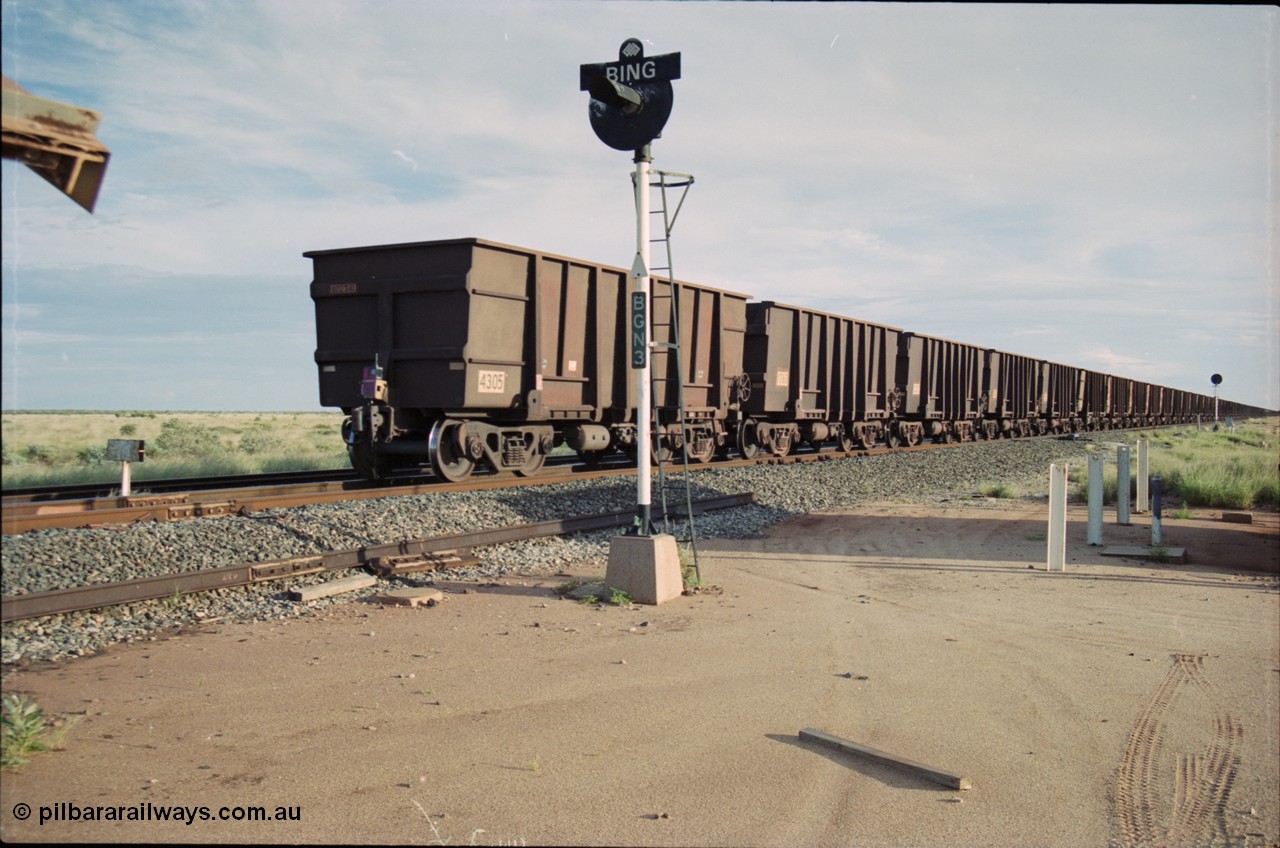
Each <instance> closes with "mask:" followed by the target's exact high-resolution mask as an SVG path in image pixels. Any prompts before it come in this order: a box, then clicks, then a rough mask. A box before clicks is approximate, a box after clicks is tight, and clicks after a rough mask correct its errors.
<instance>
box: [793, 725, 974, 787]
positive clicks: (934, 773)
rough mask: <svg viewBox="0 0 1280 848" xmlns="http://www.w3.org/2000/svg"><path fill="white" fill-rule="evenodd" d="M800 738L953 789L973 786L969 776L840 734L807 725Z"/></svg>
mask: <svg viewBox="0 0 1280 848" xmlns="http://www.w3.org/2000/svg"><path fill="white" fill-rule="evenodd" d="M800 738H801V739H803V740H806V741H809V742H818V743H820V744H822V745H826V746H828V747H830V748H835V749H836V750H838V751H845V752H847V753H850V754H858V755H860V756H863V757H867V758H869V759H872V760H876V761H878V762H882V763H888V764H889V765H892V766H899V767H900V768H904V769H907V770H908V771H913V772H915V773H916V774H918V775H920V776H921V777H923V778H925V779H926V780H931V781H933V782H934V783H940V784H942V785H943V786H946V787H949V788H951V789H972V788H973V781H971V780H970V779H969V778H967V777H962V776H961V775H958V774H951V773H950V772H945V771H941V770H939V769H935V768H931V767H929V766H926V765H921V764H920V763H917V762H912V761H911V760H908V759H905V758H903V757H899V756H896V755H894V754H889V753H886V752H884V751H879V750H877V749H875V748H869V747H867V746H866V745H859V744H858V743H857V742H850V741H849V740H848V739H841V738H840V737H839V736H832V735H831V734H830V733H826V732H824V731H821V730H815V729H813V728H812V727H806V728H805V729H804V730H801V731H800Z"/></svg>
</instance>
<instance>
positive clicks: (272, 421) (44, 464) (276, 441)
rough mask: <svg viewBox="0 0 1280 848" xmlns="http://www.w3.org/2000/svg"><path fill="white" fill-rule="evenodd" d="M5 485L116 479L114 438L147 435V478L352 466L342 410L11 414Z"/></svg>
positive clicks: (138, 479)
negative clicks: (109, 447)
mask: <svg viewBox="0 0 1280 848" xmlns="http://www.w3.org/2000/svg"><path fill="white" fill-rule="evenodd" d="M0 422H2V426H0V436H2V437H3V446H4V448H3V449H4V465H3V472H2V477H0V479H2V481H3V486H4V487H5V488H18V487H23V486H45V485H57V484H69V483H111V482H115V481H118V480H119V479H120V464H119V463H117V462H111V461H108V460H106V459H105V458H104V455H105V453H106V444H107V440H108V439H142V440H144V441H145V442H146V459H145V460H144V461H143V462H140V463H137V462H135V463H133V464H132V466H131V469H130V470H131V472H132V477H133V481H134V489H135V490H137V491H145V489H146V481H147V480H158V479H169V478H174V477H204V476H216V475H227V474H259V473H264V472H272V471H307V470H322V469H328V468H347V467H349V463H348V461H347V455H346V449H345V448H344V446H343V444H342V438H341V434H340V427H341V424H342V414H341V413H339V412H315V413H310V412H277V413H253V412H127V411H125V412H6V413H4V415H3V418H2V419H0Z"/></svg>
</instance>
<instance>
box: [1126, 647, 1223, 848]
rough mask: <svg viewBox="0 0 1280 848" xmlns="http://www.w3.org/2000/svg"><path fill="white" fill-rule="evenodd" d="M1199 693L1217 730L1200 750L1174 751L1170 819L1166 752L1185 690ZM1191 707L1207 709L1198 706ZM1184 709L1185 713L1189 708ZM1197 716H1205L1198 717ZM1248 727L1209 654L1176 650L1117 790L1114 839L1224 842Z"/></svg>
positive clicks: (1132, 846) (1133, 844) (1133, 738)
mask: <svg viewBox="0 0 1280 848" xmlns="http://www.w3.org/2000/svg"><path fill="white" fill-rule="evenodd" d="M1188 692H1197V693H1199V694H1200V695H1202V696H1203V699H1202V700H1204V701H1206V702H1207V703H1208V704H1209V705H1210V709H1211V711H1212V716H1211V723H1212V733H1211V735H1210V737H1209V739H1208V740H1207V741H1206V743H1205V744H1204V745H1203V747H1202V748H1201V750H1200V751H1199V752H1198V753H1185V752H1177V753H1175V754H1174V757H1173V763H1172V765H1173V775H1172V777H1173V804H1172V809H1171V810H1170V811H1169V814H1168V818H1167V826H1165V823H1164V821H1162V820H1163V819H1164V818H1165V817H1164V816H1163V815H1162V813H1163V812H1164V810H1162V809H1160V805H1159V803H1158V801H1159V798H1160V796H1161V793H1160V782H1161V778H1162V777H1164V776H1165V775H1167V774H1168V772H1167V768H1168V766H1167V765H1166V764H1165V761H1164V760H1163V758H1162V756H1161V754H1162V752H1163V749H1164V747H1165V743H1166V735H1167V730H1168V725H1169V723H1170V721H1171V720H1173V719H1174V718H1175V716H1180V711H1178V710H1177V709H1176V708H1177V706H1178V704H1179V702H1180V701H1182V702H1185V700H1186V699H1184V697H1183V696H1184V695H1186V694H1188ZM1186 711H1197V712H1198V711H1202V708H1201V709H1197V708H1196V705H1191V706H1190V707H1188V709H1187V710H1186ZM1186 711H1181V712H1186ZM1191 718H1192V719H1193V720H1195V719H1199V718H1200V717H1199V716H1194V715H1193V716H1191ZM1243 738H1244V728H1243V727H1242V725H1241V723H1240V721H1239V719H1238V718H1236V717H1235V716H1233V715H1231V714H1230V713H1229V712H1227V711H1226V710H1224V709H1223V708H1222V705H1221V703H1220V700H1219V699H1218V698H1217V697H1215V692H1214V690H1213V686H1212V684H1211V683H1210V682H1209V679H1208V677H1207V676H1206V675H1205V672H1204V656H1203V655H1197V654H1189V653H1177V654H1173V655H1172V663H1171V665H1170V667H1169V670H1168V671H1167V672H1166V673H1165V676H1164V678H1163V679H1162V680H1161V681H1160V685H1159V686H1158V687H1157V688H1156V691H1155V694H1154V695H1153V696H1152V697H1151V700H1150V701H1149V702H1148V703H1147V706H1146V707H1145V708H1144V709H1143V711H1142V714H1141V715H1140V716H1139V717H1138V721H1137V723H1136V724H1135V725H1134V728H1133V730H1132V731H1131V732H1130V734H1129V739H1128V742H1127V744H1126V745H1125V751H1124V755H1123V758H1122V760H1121V763H1120V767H1119V769H1118V770H1117V772H1116V778H1115V784H1114V789H1113V793H1112V798H1113V806H1114V814H1115V818H1114V821H1115V825H1114V827H1113V832H1114V836H1113V839H1112V845H1113V846H1118V848H1138V846H1155V845H1160V846H1175V848H1176V847H1177V846H1187V848H1192V846H1204V845H1223V844H1227V843H1228V842H1229V840H1230V836H1231V835H1230V833H1229V830H1228V824H1227V805H1228V799H1229V796H1230V794H1231V787H1232V784H1233V783H1234V781H1235V777H1236V773H1237V771H1238V770H1239V767H1240V756H1239V749H1240V745H1241V741H1242V740H1243Z"/></svg>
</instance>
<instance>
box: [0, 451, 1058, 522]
mask: <svg viewBox="0 0 1280 848" xmlns="http://www.w3.org/2000/svg"><path fill="white" fill-rule="evenodd" d="M1037 438H1060V437H1058V436H1054V435H1052V434H1046V435H1044V436H1026V437H1021V438H1019V439H1017V440H1015V441H1024V440H1026V439H1037ZM1003 441H1004V440H997V441H996V442H987V441H980V440H979V441H969V442H952V443H947V444H934V443H924V444H919V445H914V446H911V447H897V448H889V447H873V448H854V449H853V450H849V451H842V450H839V449H838V448H836V449H826V450H820V451H805V452H801V453H793V454H787V455H786V456H774V455H772V454H762V455H759V456H756V457H753V458H751V459H742V458H727V459H717V460H715V461H713V462H708V463H698V464H694V465H690V466H689V469H690V470H691V471H702V470H714V469H724V468H742V467H749V466H753V465H793V464H795V463H803V462H825V461H830V460H837V459H856V458H861V457H868V456H885V455H888V454H893V453H913V452H916V451H927V450H937V449H940V448H949V447H962V446H964V445H974V444H997V443H1002V442H1003ZM662 467H663V469H664V470H666V471H667V472H668V473H671V474H679V473H683V468H682V467H681V465H680V464H679V463H678V462H676V461H674V460H673V461H670V462H665V463H663V466H662ZM635 473H636V469H635V466H634V465H630V464H618V465H615V466H612V467H602V468H594V469H593V468H588V467H586V466H583V465H577V466H572V467H568V468H565V469H556V470H554V471H551V470H544V471H543V472H542V473H539V474H535V475H533V476H530V477H517V476H514V475H510V474H484V475H476V476H474V477H472V478H470V479H468V480H464V481H462V482H460V483H446V482H441V481H438V480H436V479H434V478H431V479H420V480H417V481H414V482H410V483H406V484H404V485H391V486H373V485H370V484H368V483H366V482H365V481H363V480H360V481H355V480H349V479H348V480H341V481H334V482H329V483H316V484H310V485H302V486H278V485H273V486H267V487H251V488H238V489H221V490H209V491H201V492H173V493H167V494H165V493H161V494H141V495H133V496H130V497H128V498H122V497H113V498H100V499H96V500H83V501H72V500H68V501H34V502H24V503H5V504H4V505H3V506H0V535H12V534H16V533H25V532H27V531H30V530H45V529H75V528H84V527H102V526H107V525H116V524H130V523H133V522H136V521H184V520H187V519H190V518H216V517H219V516H227V515H248V514H251V513H254V512H258V511H260V510H264V509H287V508H290V507H296V506H303V505H306V504H319V503H334V502H338V501H351V500H367V499H369V498H385V497H403V496H407V495H421V494H429V493H432V492H468V491H482V490H490V489H505V488H513V487H516V486H542V485H553V484H557V483H567V482H571V481H574V480H589V479H594V478H598V477H610V476H618V475H634V474H635Z"/></svg>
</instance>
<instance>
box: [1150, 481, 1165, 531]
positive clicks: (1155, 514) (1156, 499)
mask: <svg viewBox="0 0 1280 848" xmlns="http://www.w3.org/2000/svg"><path fill="white" fill-rule="evenodd" d="M1163 483H1164V481H1163V480H1162V479H1161V478H1160V476H1159V475H1156V476H1155V477H1152V478H1151V547H1153V548H1158V547H1160V487H1161V484H1163Z"/></svg>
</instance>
